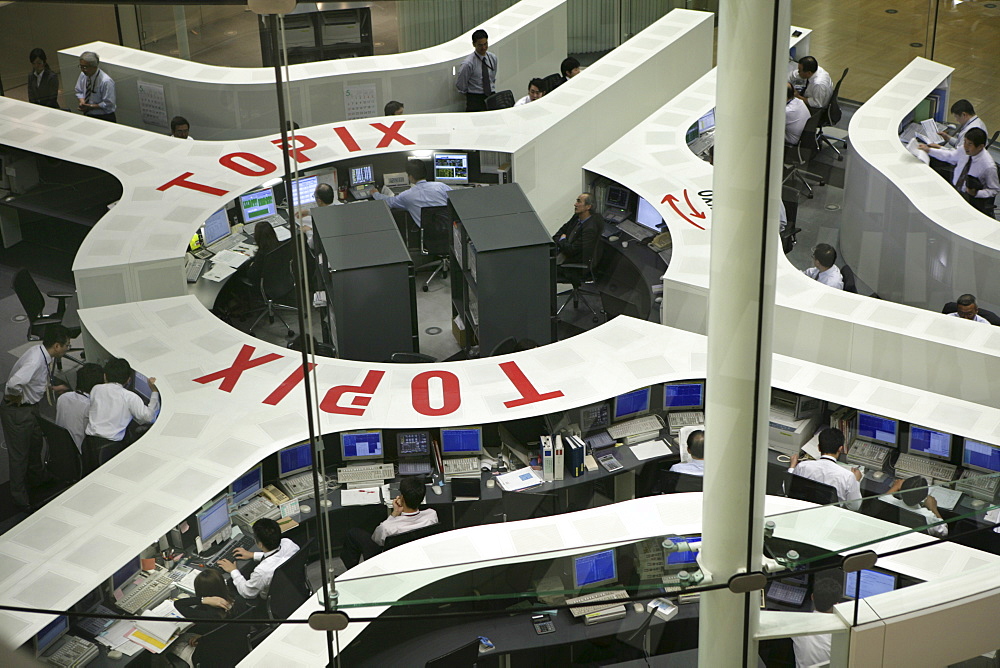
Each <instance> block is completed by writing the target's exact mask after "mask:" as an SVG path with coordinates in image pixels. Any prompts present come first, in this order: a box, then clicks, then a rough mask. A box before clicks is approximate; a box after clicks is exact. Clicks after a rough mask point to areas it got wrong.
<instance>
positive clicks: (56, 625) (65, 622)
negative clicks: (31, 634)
mask: <svg viewBox="0 0 1000 668" xmlns="http://www.w3.org/2000/svg"><path fill="white" fill-rule="evenodd" d="M67 631H69V617H67V616H66V615H59V616H58V617H56V618H55V619H53V620H52V621H51V622H49V623H48V624H46V625H45V628H43V629H42V630H41V631H39V632H38V635H36V636H35V656H36V657H39V656H41V655H42V654H44V653H45V651H46V650H47V649H48V648H49V647H52V645H53V644H54V643H55V641H57V640H59V639H60V638H62V636H63V634H64V633H66V632H67Z"/></svg>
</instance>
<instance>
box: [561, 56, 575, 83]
mask: <svg viewBox="0 0 1000 668" xmlns="http://www.w3.org/2000/svg"><path fill="white" fill-rule="evenodd" d="M559 73H560V74H562V78H563V83H566V82H567V81H569V80H570V79H572V78H573V77H575V76H576V75H577V74H579V73H580V61H579V60H577V59H576V58H574V57H573V56H567V57H566V58H564V59H563V61H562V64H561V65H559Z"/></svg>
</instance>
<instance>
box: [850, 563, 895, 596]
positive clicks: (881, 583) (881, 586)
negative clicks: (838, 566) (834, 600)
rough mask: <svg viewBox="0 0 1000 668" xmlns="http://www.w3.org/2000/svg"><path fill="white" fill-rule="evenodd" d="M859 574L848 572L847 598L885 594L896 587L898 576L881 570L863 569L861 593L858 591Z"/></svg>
mask: <svg viewBox="0 0 1000 668" xmlns="http://www.w3.org/2000/svg"><path fill="white" fill-rule="evenodd" d="M856 580H857V575H856V574H854V573H847V574H846V577H845V578H844V597H845V598H868V597H869V596H875V595H876V594H884V593H886V592H890V591H893V590H895V589H896V576H895V575H892V574H891V573H881V572H879V571H872V570H867V569H866V570H863V571H861V593H860V594H858V592H857V582H856Z"/></svg>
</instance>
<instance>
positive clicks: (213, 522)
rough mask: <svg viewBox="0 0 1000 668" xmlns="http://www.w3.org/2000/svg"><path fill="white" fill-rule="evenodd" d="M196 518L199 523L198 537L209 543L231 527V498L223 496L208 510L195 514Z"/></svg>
mask: <svg viewBox="0 0 1000 668" xmlns="http://www.w3.org/2000/svg"><path fill="white" fill-rule="evenodd" d="M194 518H195V521H196V522H197V523H198V537H199V538H200V539H201V542H202V544H203V545H208V544H209V543H211V542H212V540H213V539H214V538H215V537H217V536H218V535H219V534H220V533H222V531H223V530H225V529H228V528H229V499H228V498H227V497H225V496H223V497H222V498H220V499H219V500H218V501H215V502H214V503H212V505H210V506H209V507H208V508H207V509H206V510H203V511H201V512H200V513H197V514H195V516H194Z"/></svg>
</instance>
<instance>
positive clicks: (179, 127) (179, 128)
mask: <svg viewBox="0 0 1000 668" xmlns="http://www.w3.org/2000/svg"><path fill="white" fill-rule="evenodd" d="M190 132H191V124H190V123H188V119H186V118H184V117H183V116H174V117H173V118H171V119H170V136H171V137H174V138H175V139H187V140H188V141H194V137H192V136H191V135H190V134H189V133H190Z"/></svg>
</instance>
